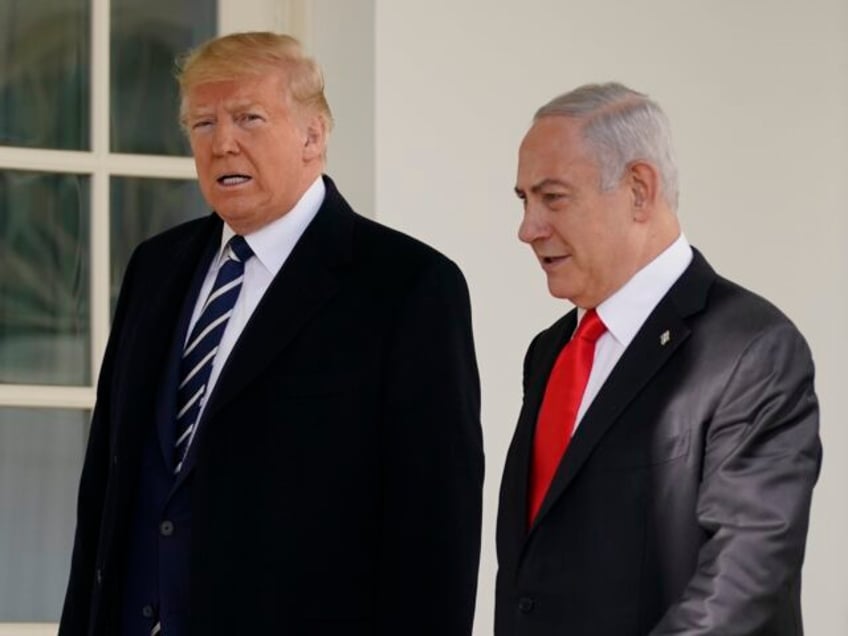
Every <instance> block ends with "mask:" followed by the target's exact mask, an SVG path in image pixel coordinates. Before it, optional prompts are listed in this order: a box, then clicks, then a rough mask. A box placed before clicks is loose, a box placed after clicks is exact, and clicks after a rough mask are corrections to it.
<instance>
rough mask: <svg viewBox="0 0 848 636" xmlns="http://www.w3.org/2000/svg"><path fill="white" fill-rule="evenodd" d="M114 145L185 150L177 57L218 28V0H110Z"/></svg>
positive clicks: (126, 148)
mask: <svg viewBox="0 0 848 636" xmlns="http://www.w3.org/2000/svg"><path fill="white" fill-rule="evenodd" d="M111 4H112V69H111V74H112V150H113V151H114V152H132V153H144V154H158V155H187V154H189V153H188V144H187V143H186V141H185V138H184V136H183V134H182V132H181V131H180V128H179V125H178V123H177V114H178V106H179V104H178V101H179V99H178V90H177V82H176V80H175V79H174V71H175V60H176V58H177V57H178V56H179V55H180V54H182V53H183V52H185V51H186V50H188V49H190V48H193V47H195V46H197V45H198V44H200V43H201V42H203V41H205V40H208V39H209V38H211V37H213V36H214V35H215V33H216V15H217V10H216V1H215V0H187V1H185V2H174V0H112V3H111Z"/></svg>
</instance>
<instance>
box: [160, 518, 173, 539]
mask: <svg viewBox="0 0 848 636" xmlns="http://www.w3.org/2000/svg"><path fill="white" fill-rule="evenodd" d="M159 532H160V533H161V534H162V536H163V537H170V536H171V535H172V534H174V524H173V523H172V522H171V521H167V520H166V521H163V522H162V523H160V524H159Z"/></svg>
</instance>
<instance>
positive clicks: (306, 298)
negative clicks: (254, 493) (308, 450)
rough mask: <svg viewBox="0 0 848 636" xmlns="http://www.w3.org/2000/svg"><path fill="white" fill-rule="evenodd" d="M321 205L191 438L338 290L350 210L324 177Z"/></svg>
mask: <svg viewBox="0 0 848 636" xmlns="http://www.w3.org/2000/svg"><path fill="white" fill-rule="evenodd" d="M325 182H326V185H327V194H326V196H325V199H324V203H323V204H322V206H321V208H320V209H319V211H318V213H317V214H316V216H315V218H314V219H313V221H312V223H310V225H309V227H307V228H306V231H305V232H304V233H303V236H301V238H300V240H299V241H298V243H297V245H296V246H295V248H294V250H292V253H291V255H290V256H289V258H288V259H287V260H286V262H285V263H284V264H283V267H282V269H280V271H279V273H278V274H277V276H276V277H275V278H274V280H273V281H272V282H271V285H270V286H269V287H268V290H267V291H266V292H265V295H264V296H263V298H262V300H261V301H260V303H259V305H258V306H257V307H256V310H255V311H254V312H253V315H252V316H251V318H250V320H249V321H248V323H247V325H245V328H244V330H243V331H242V333H241V335H240V336H239V339H238V341H237V342H236V344H235V347H234V348H233V350H232V352H231V353H230V356H229V358H228V359H227V362H226V364H225V365H224V368H223V369H222V370H221V374H220V376H219V378H218V381H217V383H216V385H215V388H214V390H213V392H212V394H211V395H210V396H209V402H208V404H207V405H206V407H205V410H204V412H203V415H202V417H201V422H200V423H199V427H198V431H197V436H198V437H202V436H203V435H205V429H206V428H207V424H206V423H207V422H208V421H209V420H210V419H211V418H213V417H214V415H215V414H216V413H217V412H218V411H220V409H221V408H222V407H223V406H225V405H226V404H227V403H229V402H230V401H231V400H233V399H234V398H236V397H237V396H238V394H239V393H240V392H241V391H242V390H244V388H245V387H247V386H249V385H250V383H251V382H253V381H254V380H255V379H256V377H257V376H259V375H260V374H261V373H262V372H263V371H264V370H265V369H266V368H267V366H268V365H269V364H271V362H272V361H273V360H274V359H276V358H277V357H278V356H279V355H280V353H281V352H282V351H283V350H284V349H285V348H286V347H287V346H288V345H289V344H290V343H291V342H292V340H293V339H294V338H295V337H296V336H297V334H298V332H299V331H300V329H301V328H302V327H303V326H304V325H305V324H307V323H308V321H309V319H310V318H311V317H312V316H313V315H314V314H315V312H316V311H318V310H319V309H320V308H321V307H322V306H323V305H324V303H326V302H327V301H328V300H329V299H330V298H332V297H333V295H334V294H335V293H336V292H337V291H338V289H339V287H340V284H341V280H342V276H343V272H344V266H345V265H346V264H347V263H348V262H349V260H350V257H351V240H352V229H353V221H354V213H353V211H352V210H351V209H350V208H349V207H348V205H347V203H346V202H345V201H344V199H342V197H341V195H340V194H339V193H338V192H337V191H336V189H335V187H334V186H333V183H332V181H330V180H329V179H327V178H325ZM199 441H200V440H199V439H195V441H194V443H193V444H192V445H191V448H190V450H189V454H188V457H187V458H186V465H185V469H184V470H182V471H180V476H181V479H182V478H184V476H185V475H186V474H187V473H189V472H190V470H191V468H192V467H193V465H194V459H195V457H196V450H197V448H198V446H199V444H198V442H199Z"/></svg>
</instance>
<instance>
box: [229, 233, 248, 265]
mask: <svg viewBox="0 0 848 636" xmlns="http://www.w3.org/2000/svg"><path fill="white" fill-rule="evenodd" d="M227 246H228V247H229V248H230V254H229V255H230V257H231V258H233V257H234V258H235V260H237V261H241V262H242V263H244V262H245V261H246V260H247V259H249V258H250V257H251V256H253V250H252V249H250V245H248V244H247V241H246V240H244V237H243V236H241V235H240V234H236V235H235V236H234V237H233V238H231V239H230V240H229V242H228V243H227Z"/></svg>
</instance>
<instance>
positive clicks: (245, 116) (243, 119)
mask: <svg viewBox="0 0 848 636" xmlns="http://www.w3.org/2000/svg"><path fill="white" fill-rule="evenodd" d="M238 120H239V122H240V123H242V124H250V123H253V122H257V121H262V117H261V115H257V114H256V113H242V114H241V115H239V117H238Z"/></svg>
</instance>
